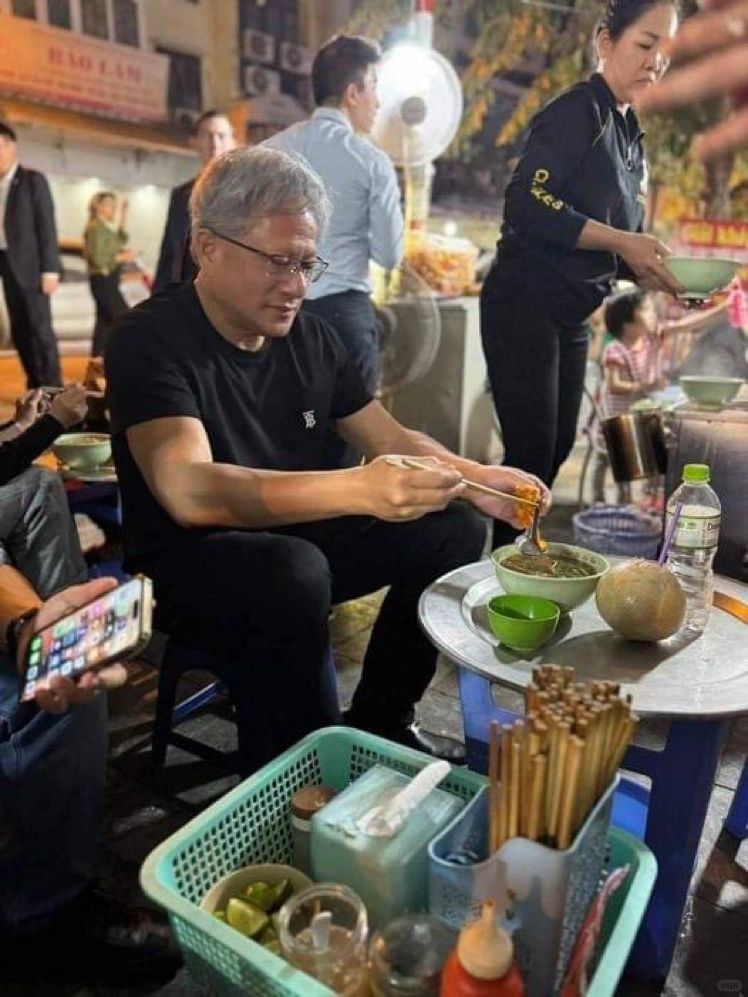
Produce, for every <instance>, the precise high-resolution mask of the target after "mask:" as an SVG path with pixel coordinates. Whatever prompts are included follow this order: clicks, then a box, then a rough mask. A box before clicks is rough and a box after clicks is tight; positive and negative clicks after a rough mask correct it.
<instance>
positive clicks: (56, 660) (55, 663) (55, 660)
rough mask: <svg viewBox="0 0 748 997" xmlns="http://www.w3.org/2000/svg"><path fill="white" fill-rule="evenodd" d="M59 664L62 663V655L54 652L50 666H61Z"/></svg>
mask: <svg viewBox="0 0 748 997" xmlns="http://www.w3.org/2000/svg"><path fill="white" fill-rule="evenodd" d="M59 664H60V655H59V654H53V655H52V657H51V660H50V666H51V667H52V668H57V667H58V666H59Z"/></svg>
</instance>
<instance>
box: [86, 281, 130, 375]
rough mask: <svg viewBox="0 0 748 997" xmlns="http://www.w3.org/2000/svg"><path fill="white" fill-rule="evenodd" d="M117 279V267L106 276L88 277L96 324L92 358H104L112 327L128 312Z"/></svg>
mask: <svg viewBox="0 0 748 997" xmlns="http://www.w3.org/2000/svg"><path fill="white" fill-rule="evenodd" d="M119 278H120V270H119V267H117V269H116V270H113V271H112V272H111V273H108V274H100V273H92V274H89V277H88V283H89V286H90V288H91V294H92V295H93V299H94V303H95V305H96V324H95V325H94V334H93V343H92V345H91V356H93V357H103V356H104V352H105V351H106V345H107V342H108V340H109V333H110V332H111V329H112V325H113V324H114V322H115V320H116V319H118V318H119V317H120V315H122V314H124V313H125V312H126V311H127V310H128V304H127V302H126V301H125V299H124V298H123V297H122V294H121V293H120V289H119Z"/></svg>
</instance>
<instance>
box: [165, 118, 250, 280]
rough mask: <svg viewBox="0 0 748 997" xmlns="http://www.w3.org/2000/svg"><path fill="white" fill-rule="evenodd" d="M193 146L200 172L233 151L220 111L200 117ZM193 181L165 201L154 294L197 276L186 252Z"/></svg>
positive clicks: (231, 132)
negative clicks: (162, 232) (162, 235)
mask: <svg viewBox="0 0 748 997" xmlns="http://www.w3.org/2000/svg"><path fill="white" fill-rule="evenodd" d="M192 144H193V146H194V147H195V149H196V150H197V154H198V156H199V157H200V167H201V168H202V167H203V166H205V165H206V164H207V163H209V162H210V161H211V159H215V157H216V156H220V155H221V153H222V152H228V151H229V150H230V149H233V148H235V147H236V142H235V140H234V129H233V128H232V127H231V122H230V121H229V119H228V118H227V117H226V115H225V114H224V112H223V111H218V110H216V109H213V110H211V111H206V112H205V114H202V115H201V116H200V117H199V118H198V119H197V122H196V123H195V132H194V136H193V143H192ZM194 183H195V178H194V177H193V179H192V180H188V181H187V182H186V183H183V184H180V185H179V187H175V188H174V189H173V190H172V192H171V198H170V200H169V212H168V214H167V216H166V228H165V230H164V237H163V239H162V241H161V251H160V253H159V257H158V266H157V267H156V277H155V279H154V281H153V291H154V293H156V292H158V291H163V290H164V289H165V288H166V287H168V286H169V284H182V283H184V282H185V281H191V280H193V279H194V277H195V275H196V274H197V267H196V266H195V261H194V260H193V259H192V254H191V252H190V194H191V193H192V187H193V185H194Z"/></svg>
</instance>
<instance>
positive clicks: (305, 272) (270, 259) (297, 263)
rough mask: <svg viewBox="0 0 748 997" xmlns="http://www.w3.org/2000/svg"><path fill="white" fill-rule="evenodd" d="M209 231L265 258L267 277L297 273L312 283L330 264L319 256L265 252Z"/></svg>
mask: <svg viewBox="0 0 748 997" xmlns="http://www.w3.org/2000/svg"><path fill="white" fill-rule="evenodd" d="M209 231H210V232H212V233H213V235H217V236H218V238H219V239H223V240H224V242H230V243H231V245H232V246H239V248H240V249H246V250H247V252H249V253H254V254H255V255H256V256H261V257H262V258H263V260H265V267H266V269H267V274H268V277H295V276H296V275H297V274H301V279H302V280H303V281H304V283H305V284H313V283H314V282H315V281H316V280H319V279H320V277H321V276H322V274H323V273H324V272H325V270H327V268H328V267H329V266H330V264H329V263H327V262H326V261H325V260H323V259H320V257H319V256H315V258H314V259H313V260H292V259H289V257H288V256H279V255H278V254H276V253H266V252H264V251H263V250H262V249H255V247H254V246H249V245H247V243H246V242H239V240H238V239H232V238H230V236H228V235H224V234H223V233H222V232H216V231H215V230H214V229H209Z"/></svg>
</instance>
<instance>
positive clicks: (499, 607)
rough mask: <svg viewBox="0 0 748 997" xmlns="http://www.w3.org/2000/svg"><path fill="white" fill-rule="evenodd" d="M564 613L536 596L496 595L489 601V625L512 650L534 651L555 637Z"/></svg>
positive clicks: (553, 604) (549, 601)
mask: <svg viewBox="0 0 748 997" xmlns="http://www.w3.org/2000/svg"><path fill="white" fill-rule="evenodd" d="M560 616H561V610H560V609H559V607H558V606H557V605H556V603H555V602H551V600H550V599H541V598H539V597H538V596H535V595H495V596H494V597H493V599H489V601H488V623H489V626H490V627H491V631H492V633H493V635H494V636H495V637H498V639H499V640H500V641H501V643H502V644H506V646H507V647H511V648H512V650H513V651H534V650H535V648H536V647H540V646H541V644H545V642H546V641H548V640H550V639H551V637H552V636H553V634H554V632H555V630H556V627H557V626H558V621H559V618H560Z"/></svg>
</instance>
